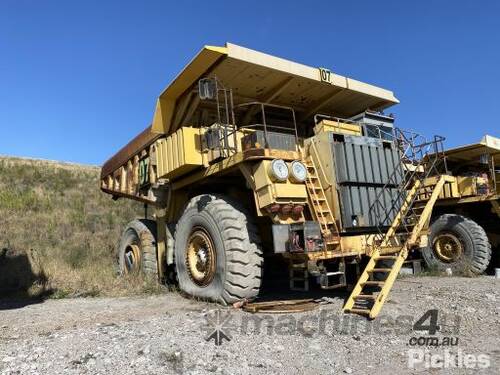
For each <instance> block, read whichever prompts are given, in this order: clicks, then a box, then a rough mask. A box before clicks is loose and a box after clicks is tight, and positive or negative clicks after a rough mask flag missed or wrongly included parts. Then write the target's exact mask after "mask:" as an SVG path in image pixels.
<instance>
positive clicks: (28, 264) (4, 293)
mask: <svg viewBox="0 0 500 375" xmlns="http://www.w3.org/2000/svg"><path fill="white" fill-rule="evenodd" d="M47 281H48V279H47V276H46V275H45V273H44V272H43V271H39V272H36V271H35V270H34V269H33V265H32V260H31V259H30V257H29V255H28V254H27V253H26V252H24V251H17V250H13V249H7V248H4V249H1V250H0V310H9V309H18V308H21V307H24V306H27V305H32V304H36V303H40V302H43V301H44V299H46V298H47V297H49V296H50V295H51V294H52V291H51V290H50V289H47Z"/></svg>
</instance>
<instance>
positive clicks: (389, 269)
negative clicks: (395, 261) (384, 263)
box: [368, 268, 392, 272]
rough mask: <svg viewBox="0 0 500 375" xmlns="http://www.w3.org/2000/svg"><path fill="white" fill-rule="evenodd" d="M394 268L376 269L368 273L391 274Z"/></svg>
mask: <svg viewBox="0 0 500 375" xmlns="http://www.w3.org/2000/svg"><path fill="white" fill-rule="evenodd" d="M391 271H392V268H374V269H372V270H368V272H391Z"/></svg>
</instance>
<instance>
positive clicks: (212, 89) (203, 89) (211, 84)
mask: <svg viewBox="0 0 500 375" xmlns="http://www.w3.org/2000/svg"><path fill="white" fill-rule="evenodd" d="M198 95H199V96H200V99H201V100H206V99H215V97H216V96H217V83H216V82H215V79H212V78H202V79H200V80H199V81H198Z"/></svg>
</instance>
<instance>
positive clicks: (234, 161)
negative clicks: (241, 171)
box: [172, 152, 244, 190]
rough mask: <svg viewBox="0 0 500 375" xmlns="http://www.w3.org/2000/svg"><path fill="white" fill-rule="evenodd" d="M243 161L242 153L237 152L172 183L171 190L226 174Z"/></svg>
mask: <svg viewBox="0 0 500 375" xmlns="http://www.w3.org/2000/svg"><path fill="white" fill-rule="evenodd" d="M242 161H244V157H243V153H242V152H237V153H236V154H234V155H231V156H229V157H228V158H226V159H223V160H221V161H220V162H217V163H214V164H211V165H209V166H208V167H206V168H204V169H202V170H200V171H198V172H194V173H192V174H189V175H187V176H186V177H183V178H180V179H178V180H176V181H175V182H173V183H172V190H180V189H182V188H184V187H186V186H188V185H191V184H194V183H196V182H199V181H201V180H203V179H204V178H206V177H208V176H213V175H217V174H221V173H228V172H230V171H231V170H232V168H233V167H236V166H237V165H238V164H239V163H241V162H242Z"/></svg>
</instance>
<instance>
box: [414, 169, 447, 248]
mask: <svg viewBox="0 0 500 375" xmlns="http://www.w3.org/2000/svg"><path fill="white" fill-rule="evenodd" d="M453 181H455V179H454V177H453V176H448V175H441V176H440V178H439V180H438V182H437V183H436V186H435V187H434V189H433V191H432V194H431V196H430V198H429V200H428V201H427V203H426V205H425V207H424V210H423V211H422V213H421V215H420V219H419V221H418V222H417V223H416V224H415V226H414V227H413V230H412V233H411V236H410V238H409V239H408V244H409V246H413V245H415V244H416V243H418V241H417V240H418V239H419V237H420V233H421V232H422V230H423V229H425V228H427V227H428V226H429V221H430V219H431V214H432V210H433V208H434V204H435V203H436V201H437V200H438V198H439V195H440V194H441V192H442V191H443V187H444V184H445V183H446V182H453Z"/></svg>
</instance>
